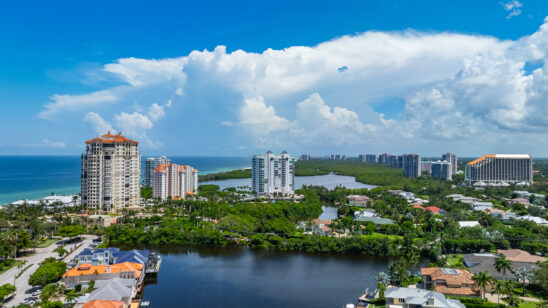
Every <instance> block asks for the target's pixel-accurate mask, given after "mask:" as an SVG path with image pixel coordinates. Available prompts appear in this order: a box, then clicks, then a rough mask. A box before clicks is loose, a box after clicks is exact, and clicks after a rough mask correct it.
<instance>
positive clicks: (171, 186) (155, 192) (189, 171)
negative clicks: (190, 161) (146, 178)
mask: <svg viewBox="0 0 548 308" xmlns="http://www.w3.org/2000/svg"><path fill="white" fill-rule="evenodd" d="M197 190H198V170H196V169H194V168H192V167H191V166H189V165H184V166H180V165H176V164H164V165H160V166H158V167H157V168H156V169H154V170H153V171H152V197H154V198H160V199H162V200H166V199H167V198H168V197H182V198H184V197H185V196H186V195H187V194H194V193H196V191H197Z"/></svg>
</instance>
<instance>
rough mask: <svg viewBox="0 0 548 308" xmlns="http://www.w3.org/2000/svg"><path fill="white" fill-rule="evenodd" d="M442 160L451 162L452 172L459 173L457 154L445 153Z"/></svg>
mask: <svg viewBox="0 0 548 308" xmlns="http://www.w3.org/2000/svg"><path fill="white" fill-rule="evenodd" d="M441 160H442V161H444V160H445V161H446V162H449V163H451V174H457V163H458V158H457V154H452V153H445V154H442V155H441Z"/></svg>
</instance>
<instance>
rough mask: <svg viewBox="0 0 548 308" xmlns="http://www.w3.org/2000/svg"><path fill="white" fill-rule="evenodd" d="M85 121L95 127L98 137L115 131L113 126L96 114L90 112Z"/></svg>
mask: <svg viewBox="0 0 548 308" xmlns="http://www.w3.org/2000/svg"><path fill="white" fill-rule="evenodd" d="M84 121H85V122H89V123H90V124H91V125H92V126H93V129H94V130H95V133H96V134H97V135H103V134H105V133H106V132H109V131H112V132H113V131H114V128H112V125H110V123H109V122H107V121H105V119H103V117H101V116H100V115H99V114H97V113H95V112H88V113H87V114H86V115H85V117H84Z"/></svg>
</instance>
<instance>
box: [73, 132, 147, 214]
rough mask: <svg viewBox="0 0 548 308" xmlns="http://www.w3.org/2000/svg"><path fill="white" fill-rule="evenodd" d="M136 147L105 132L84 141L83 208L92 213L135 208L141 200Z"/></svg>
mask: <svg viewBox="0 0 548 308" xmlns="http://www.w3.org/2000/svg"><path fill="white" fill-rule="evenodd" d="M140 185H141V155H140V154H139V143H138V142H137V141H134V140H130V139H128V138H126V137H124V136H122V134H121V133H118V134H117V135H114V134H111V133H110V132H108V133H107V134H105V135H102V136H101V137H97V138H94V139H91V140H88V141H86V153H85V154H82V174H81V189H82V205H84V206H85V207H86V208H87V210H88V211H89V212H92V213H104V212H110V213H116V212H117V211H119V210H120V209H123V208H126V207H133V206H138V205H139V201H140V196H141V187H140Z"/></svg>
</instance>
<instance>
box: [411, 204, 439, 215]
mask: <svg viewBox="0 0 548 308" xmlns="http://www.w3.org/2000/svg"><path fill="white" fill-rule="evenodd" d="M413 208H416V209H420V210H423V211H428V212H431V213H432V214H436V215H441V214H444V213H445V211H444V210H442V209H440V208H439V207H437V206H427V207H424V206H422V205H419V204H415V205H413Z"/></svg>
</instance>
